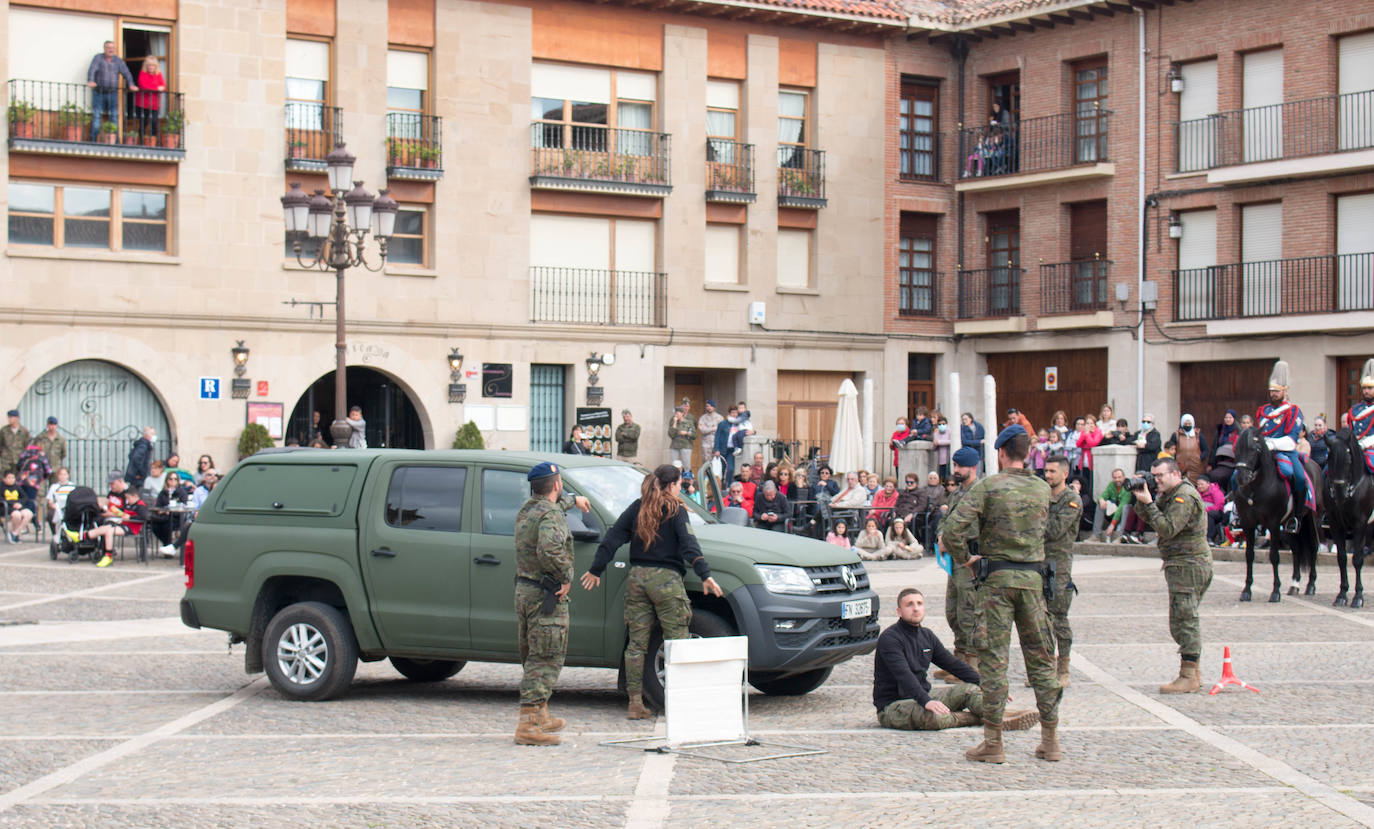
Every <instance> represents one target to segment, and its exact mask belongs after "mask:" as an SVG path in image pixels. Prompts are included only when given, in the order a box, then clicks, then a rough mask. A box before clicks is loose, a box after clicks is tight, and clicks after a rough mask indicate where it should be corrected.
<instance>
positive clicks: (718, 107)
mask: <svg viewBox="0 0 1374 829" xmlns="http://www.w3.org/2000/svg"><path fill="white" fill-rule="evenodd" d="M739 127H740V124H739V83H737V82H735V81H715V80H708V81H706V160H707V161H712V162H717V163H720V164H733V163H734V162H735V144H734V142H736V141H738V140H739Z"/></svg>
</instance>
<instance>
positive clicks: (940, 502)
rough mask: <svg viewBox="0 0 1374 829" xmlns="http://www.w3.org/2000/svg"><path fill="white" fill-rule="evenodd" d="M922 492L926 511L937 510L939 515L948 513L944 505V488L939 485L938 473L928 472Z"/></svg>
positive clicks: (947, 508)
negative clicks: (924, 497)
mask: <svg viewBox="0 0 1374 829" xmlns="http://www.w3.org/2000/svg"><path fill="white" fill-rule="evenodd" d="M922 492H923V493H924V494H925V496H926V510H928V511H935V510H939V512H940V514H941V515H944V514H945V513H947V512H949V507H947V506H946V505H945V501H946V500H947V499H946V497H945V495H946V493H945V488H944V487H943V486H942V485H941V484H940V473H939V472H929V473H927V474H926V485H925V488H924V489H923V490H922Z"/></svg>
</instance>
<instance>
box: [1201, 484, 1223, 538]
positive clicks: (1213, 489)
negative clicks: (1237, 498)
mask: <svg viewBox="0 0 1374 829" xmlns="http://www.w3.org/2000/svg"><path fill="white" fill-rule="evenodd" d="M1197 494H1198V495H1200V496H1201V497H1202V505H1203V506H1204V507H1206V508H1207V543H1208V544H1211V545H1212V546H1213V547H1220V546H1221V544H1222V542H1223V541H1225V540H1226V539H1225V537H1224V536H1223V534H1222V531H1221V528H1222V527H1225V526H1226V521H1227V515H1226V512H1225V507H1226V496H1224V495H1222V494H1221V487H1219V486H1213V485H1212V482H1211V481H1210V480H1208V479H1207V478H1206V477H1202V478H1198V481H1197Z"/></svg>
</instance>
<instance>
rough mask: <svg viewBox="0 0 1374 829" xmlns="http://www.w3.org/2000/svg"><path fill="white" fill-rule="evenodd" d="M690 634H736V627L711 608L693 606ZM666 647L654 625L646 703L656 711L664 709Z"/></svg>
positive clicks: (647, 665)
mask: <svg viewBox="0 0 1374 829" xmlns="http://www.w3.org/2000/svg"><path fill="white" fill-rule="evenodd" d="M687 633H688V636H689V637H690V638H692V639H697V638H700V637H703V636H734V635H735V634H736V631H735V628H734V626H733V625H731V624H730V623H729V622H727V621H725V620H724V619H722V618H721V617H720V616H718V615H716V614H715V613H712V612H711V611H709V610H701V609H698V608H695V607H694V608H692V620H691V621H690V622H689V623H688V624H687ZM665 670H666V669H665V667H664V648H663V631H662V630H660V629H659V627H658V625H654V629H653V631H652V632H651V633H650V634H649V648H648V650H647V651H645V653H644V704H645V705H647V706H649V707H650V708H653V709H654V710H656V711H662V710H663V678H664V674H665Z"/></svg>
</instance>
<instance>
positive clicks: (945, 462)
mask: <svg viewBox="0 0 1374 829" xmlns="http://www.w3.org/2000/svg"><path fill="white" fill-rule="evenodd" d="M931 440H933V441H934V443H935V466H936V468H937V469H939V470H940V480H942V481H947V480H949V421H948V420H946V419H945V416H944V415H942V414H940V413H939V412H936V413H935V434H934V435H933V436H932V437H931Z"/></svg>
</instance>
